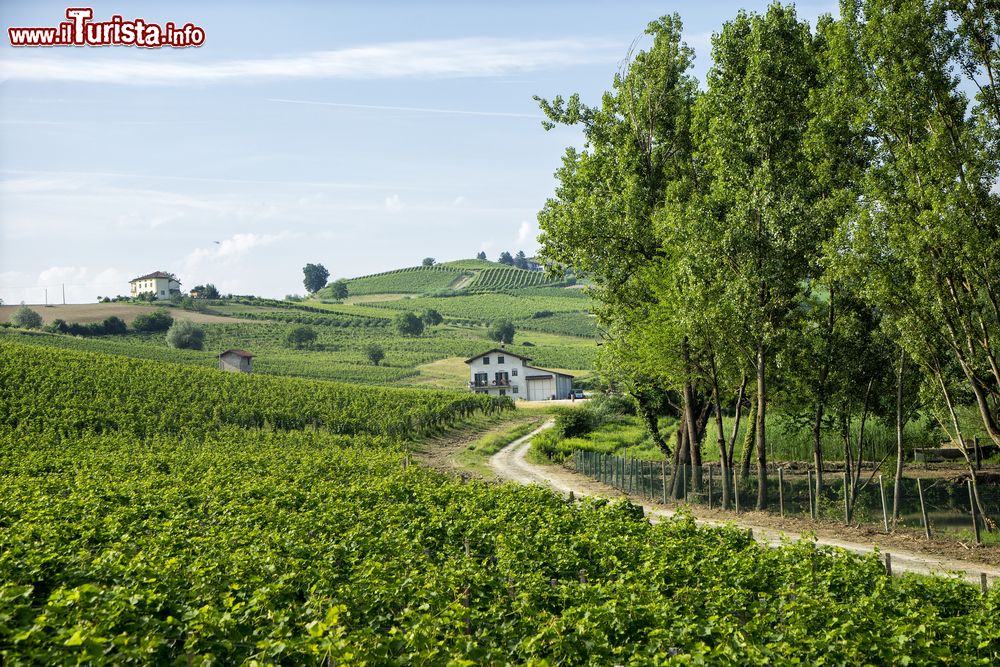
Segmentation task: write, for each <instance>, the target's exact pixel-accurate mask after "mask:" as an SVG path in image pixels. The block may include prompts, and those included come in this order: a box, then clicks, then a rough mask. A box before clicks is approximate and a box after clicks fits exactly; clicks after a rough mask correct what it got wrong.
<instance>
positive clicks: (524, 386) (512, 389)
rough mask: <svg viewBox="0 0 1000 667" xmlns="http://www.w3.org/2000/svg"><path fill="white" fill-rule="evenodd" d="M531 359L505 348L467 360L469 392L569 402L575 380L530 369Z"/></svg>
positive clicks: (543, 370) (528, 399) (570, 376)
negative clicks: (560, 399)
mask: <svg viewBox="0 0 1000 667" xmlns="http://www.w3.org/2000/svg"><path fill="white" fill-rule="evenodd" d="M529 361H531V358H530V357H524V356H521V355H520V354H514V353H513V352H510V351H509V350H504V349H502V348H493V349H492V350H490V351H489V352H484V353H482V354H479V355H476V356H475V357H472V358H471V359H466V360H465V363H467V364H469V389H470V390H471V391H474V392H475V393H477V394H490V395H492V396H510V397H511V398H515V399H521V400H525V401H547V400H550V399H555V398H569V394H570V392H571V391H572V390H573V376H572V375H567V374H566V373H558V372H556V371H550V370H546V369H544V368H536V367H534V366H529V365H528V362H529Z"/></svg>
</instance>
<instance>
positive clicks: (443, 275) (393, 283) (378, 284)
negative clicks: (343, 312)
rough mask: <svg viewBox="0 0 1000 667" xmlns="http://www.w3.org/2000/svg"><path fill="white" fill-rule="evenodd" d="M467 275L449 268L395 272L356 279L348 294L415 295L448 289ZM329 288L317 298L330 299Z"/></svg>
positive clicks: (410, 268)
mask: <svg viewBox="0 0 1000 667" xmlns="http://www.w3.org/2000/svg"><path fill="white" fill-rule="evenodd" d="M466 275H468V274H467V273H466V272H465V271H462V270H460V269H455V268H451V267H446V266H411V267H409V268H405V269H396V270H395V271H385V272H383V273H374V274H372V275H369V276H362V277H360V278H353V279H351V280H349V281H348V283H347V290H348V293H349V294H352V295H358V294H412V293H417V294H420V293H424V292H433V291H435V290H440V289H446V288H448V287H450V286H451V285H452V284H453V283H455V282H456V281H457V280H459V279H460V278H462V277H463V276H466ZM328 292H329V288H326V289H325V290H320V292H319V294H318V296H320V297H321V298H329V297H330V296H331V295H330V294H328Z"/></svg>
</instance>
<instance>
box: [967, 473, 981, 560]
mask: <svg viewBox="0 0 1000 667" xmlns="http://www.w3.org/2000/svg"><path fill="white" fill-rule="evenodd" d="M965 485H966V487H968V489H969V507H971V508H972V530H973V531H974V532H975V533H976V544H982V543H983V536H982V535H981V534H980V533H979V508H977V507H976V496H975V494H974V493H972V480H971V479H967V480H965Z"/></svg>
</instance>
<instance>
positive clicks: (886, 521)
mask: <svg viewBox="0 0 1000 667" xmlns="http://www.w3.org/2000/svg"><path fill="white" fill-rule="evenodd" d="M878 495H879V496H880V497H881V498H882V527H883V528H885V532H887V533H888V532H889V511H888V510H887V509H886V506H885V485H883V484H882V475H879V476H878Z"/></svg>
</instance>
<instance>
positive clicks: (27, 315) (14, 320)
mask: <svg viewBox="0 0 1000 667" xmlns="http://www.w3.org/2000/svg"><path fill="white" fill-rule="evenodd" d="M10 323H11V324H13V325H14V326H15V327H21V328H22V329H38V328H39V327H41V326H42V316H41V315H39V314H38V313H36V312H35V311H33V310H32V309H31V308H28V307H27V306H26V305H24V304H23V303H22V304H21V307H20V308H18V309H17V310H15V311H14V314H13V315H11V316H10Z"/></svg>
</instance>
